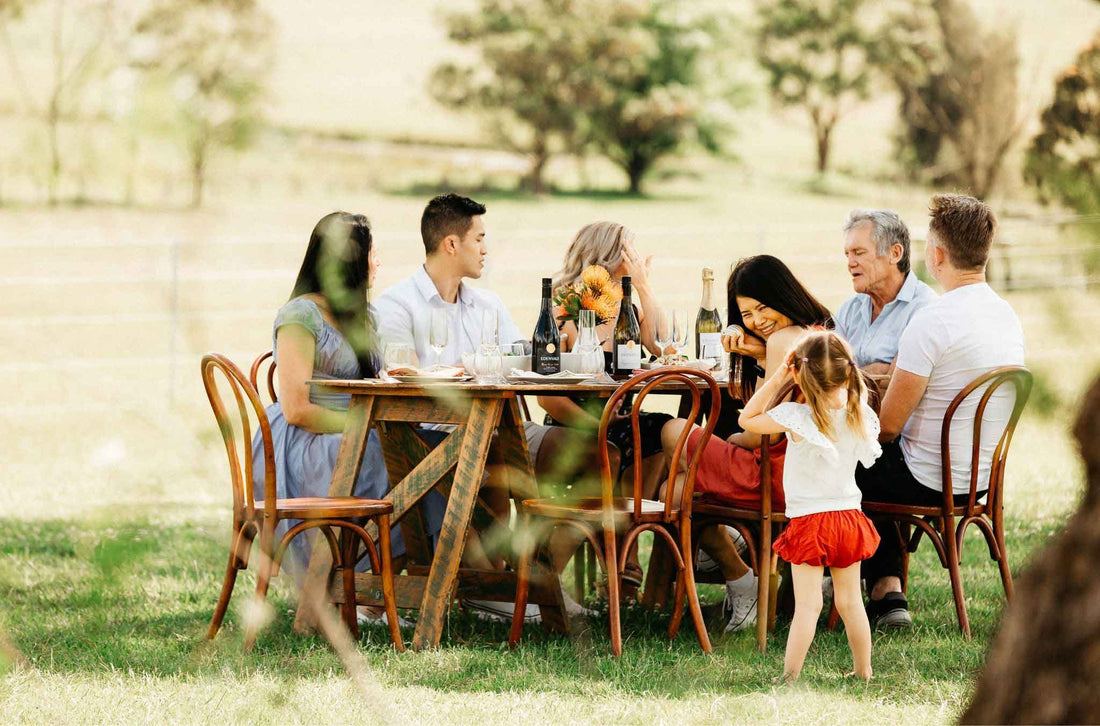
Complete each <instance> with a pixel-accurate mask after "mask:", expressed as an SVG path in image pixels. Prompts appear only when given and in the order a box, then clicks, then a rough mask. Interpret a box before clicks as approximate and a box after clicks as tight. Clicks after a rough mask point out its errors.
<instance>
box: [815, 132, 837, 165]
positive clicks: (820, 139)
mask: <svg viewBox="0 0 1100 726" xmlns="http://www.w3.org/2000/svg"><path fill="white" fill-rule="evenodd" d="M833 125H834V124H833V123H828V122H820V123H818V122H817V120H816V119H815V123H814V135H815V136H816V139H817V173H818V174H824V173H825V170H826V169H828V168H829V151H830V150H831V149H830V146H831V144H832V138H831V137H832V135H833Z"/></svg>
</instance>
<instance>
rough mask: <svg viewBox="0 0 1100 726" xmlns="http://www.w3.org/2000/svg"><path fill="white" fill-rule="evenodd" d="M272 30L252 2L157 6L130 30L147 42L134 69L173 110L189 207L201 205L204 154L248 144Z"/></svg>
mask: <svg viewBox="0 0 1100 726" xmlns="http://www.w3.org/2000/svg"><path fill="white" fill-rule="evenodd" d="M272 28H273V23H272V20H271V18H270V17H269V16H268V14H267V13H266V12H265V11H264V10H263V9H262V8H261V7H260V5H259V4H258V3H257V2H256V0H201V1H196V0H160V1H159V2H157V3H156V4H155V5H154V6H153V7H152V8H151V9H150V10H149V11H148V13H146V15H145V16H143V17H142V18H141V20H139V22H138V24H137V32H138V33H139V35H140V36H142V37H143V38H146V39H148V40H149V41H150V42H149V49H148V53H147V57H146V58H143V59H141V60H140V64H141V65H142V66H144V67H145V68H147V69H149V70H150V71H152V72H154V73H157V74H160V75H161V76H162V77H163V78H164V79H165V80H167V81H168V82H169V83H170V84H171V87H172V95H173V96H174V97H175V99H176V102H177V106H178V111H179V120H180V126H181V131H182V135H183V140H184V145H185V147H186V150H187V156H188V161H189V166H190V172H191V206H193V207H198V206H200V205H201V204H202V196H203V186H204V184H205V181H206V169H207V164H208V162H209V159H210V153H211V151H212V150H214V149H216V148H218V147H223V146H225V147H231V148H244V147H246V146H247V145H248V144H249V143H250V142H251V141H252V139H253V137H254V134H255V130H256V127H257V125H258V123H259V121H260V108H259V103H260V100H261V98H262V95H263V92H264V82H265V79H266V75H267V71H268V69H269V67H270V60H271V58H270V48H271V43H270V40H271V36H272Z"/></svg>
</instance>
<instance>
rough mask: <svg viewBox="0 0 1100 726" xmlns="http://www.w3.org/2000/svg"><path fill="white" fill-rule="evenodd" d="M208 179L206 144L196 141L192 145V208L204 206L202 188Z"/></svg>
mask: <svg viewBox="0 0 1100 726" xmlns="http://www.w3.org/2000/svg"><path fill="white" fill-rule="evenodd" d="M205 181H206V144H205V143H203V142H196V143H195V144H194V145H192V147H191V208H192V209H198V208H199V207H201V206H202V189H203V185H204V183H205Z"/></svg>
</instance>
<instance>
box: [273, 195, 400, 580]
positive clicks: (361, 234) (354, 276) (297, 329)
mask: <svg viewBox="0 0 1100 726" xmlns="http://www.w3.org/2000/svg"><path fill="white" fill-rule="evenodd" d="M377 268H378V263H377V261H376V259H375V254H374V245H373V241H372V238H371V229H370V222H369V221H367V218H366V217H364V216H362V215H358V214H347V213H344V212H334V213H333V214H329V215H327V216H325V217H324V218H322V219H321V221H319V222H318V223H317V226H316V227H314V229H313V234H312V235H310V238H309V246H308V247H307V248H306V254H305V259H304V260H303V261H302V268H301V270H300V271H299V272H298V279H297V281H296V282H295V283H294V289H293V291H292V292H291V294H290V300H289V301H288V302H287V303H286V304H285V305H283V307H281V308H280V309H279V312H278V314H277V315H276V316H275V325H274V330H273V338H274V351H275V363H276V375H277V376H278V381H279V401H278V402H277V403H273V404H271V405H270V406H268V407H267V417H268V420H269V421H270V422H271V436H272V440H273V442H274V445H275V485H276V490H277V492H278V496H279V498H280V499H282V498H288V497H323V496H327V495H328V490H329V484H330V483H331V481H332V470H333V467H334V465H335V463H336V452H337V450H338V449H339V448H340V434H341V432H342V431H343V430H344V422H345V420H346V419H347V409H348V405H349V401H350V397H349V396H347V395H340V394H326V393H319V392H317V391H314V390H312V388H311V387H310V386H308V385H306V381H308V380H310V379H317V378H328V379H349V378H353V379H354V378H374V377H375V376H376V375H377V373H378V368H379V365H380V363H379V360H378V356H377V353H376V348H377V345H376V343H377V341H378V336H377V334H376V332H375V327H374V322H373V320H372V318H371V314H370V307H369V304H368V292H369V290H370V284H371V281H372V280H373V279H374V273H375V270H376V269H377ZM252 461H253V471H254V475H253V479H254V481H253V489H254V491H255V493H256V497H257V498H262V497H263V483H264V482H263V479H264V455H263V443H262V441H261V440H260V438H259V434H257V436H256V438H255V439H254V440H253V442H252ZM387 491H389V478H388V476H387V474H386V463H385V461H384V460H383V458H382V446H381V443H380V442H379V439H378V434H377V432H375V431H371V433H370V438H369V439H368V441H367V448H366V453H365V454H364V455H363V466H362V469H361V470H360V472H359V479H358V481H357V482H356V485H355V489H354V491H353V492H352V493H353V494H354V495H355V496H360V497H366V498H370V499H381V498H382V497H384V496H385V494H386V492H387ZM294 524H296V522H295V521H293V520H283V521H282V522H280V524H279V529H278V530H277V536H278V535H281V534H282V533H284V532H285V531H286V530H287V529H289V528H290V527H292V526H293V525H294ZM311 544H312V539H311V538H307V537H304V536H303V537H296V538H294V540H293V542H292V545H291V547H290V549H289V550H288V552H287V556H286V567H287V569H289V570H290V571H291V572H293V573H294V574H295V576H296V577H298V578H299V579H300V578H301V576H302V575H303V574H304V571H305V563H306V562H308V559H309V554H310V547H311ZM392 547H393V556H394V558H395V559H397V558H399V557H401V556H402V555H404V553H405V544H404V542H403V540H402V539H401V533H400V531H399V530H398V529H396V528H395V529H394V531H393V539H392ZM366 566H367V563H366V562H365V561H364V562H363V563H360V567H363V568H365V567H366ZM398 569H399V568H398Z"/></svg>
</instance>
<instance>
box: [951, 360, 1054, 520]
mask: <svg viewBox="0 0 1100 726" xmlns="http://www.w3.org/2000/svg"><path fill="white" fill-rule="evenodd" d="M1032 382H1033V381H1032V377H1031V372H1030V371H1028V369H1026V368H1023V367H1021V366H1004V367H1001V368H996V369H994V370H992V371H989V372H988V373H986V374H984V375H981V376H979V377H978V378H976V379H974V380H973V381H971V382H970V384H969V385H967V387H966V388H964V389H962V390H961V391H959V394H958V395H957V396H955V398H954V399H953V400H952V401H951V405H949V406H948V407H947V411H946V413H944V416H943V428H942V429H941V431H940V456H941V459H942V466H943V468H942V476H943V506H944V511H951V510H953V509H954V498H953V492H954V488H953V481H952V479H953V477H952V473H951V422H952V420H953V419H954V416H955V412H956V411H958V409H959V407H960V406H962V404H963V403H964V402H965V401H966V400H967V399H969V398H970V397H971V396H977V395H980V398H979V399H978V405H977V408H976V409H975V410H974V434H973V437H974V438H973V441H972V442H971V449H970V451H971V453H970V496H969V499H968V502H967V509H966V513H967V515H972V514H975V513H976V512H977V505H976V502H977V498H978V473H979V467H978V465H979V463H980V460H981V453H982V425H983V424H984V423H985V422H984V420H983V419H984V418H985V410H986V407H987V406H988V405H989V401H990V399H991V398H992V397H993V394H994V393H996V392H997V390H998V389H999V388H1000V387H1001V386H1004V385H1006V384H1011V385H1012V387H1013V388H1015V393H1016V402H1015V404H1014V405H1013V407H1012V414H1011V416H1009V419H1008V424H1007V425H1006V426H1005V429H1004V431H1003V432H1002V433H1001V436H1000V438H999V439H998V440H997V446H996V448H995V449H994V450H993V457H992V460H991V461H990V465H989V482H988V485H989V486H988V492H987V494H986V504H987V506H988V507H990V508H994V509H996V508H999V507H1000V504H1001V497H1002V492H1001V485H1002V484H1003V483H1004V470H1005V461H1006V460H1007V459H1008V447H1009V445H1010V444H1011V443H1012V434H1013V432H1014V431H1015V430H1016V424H1017V423H1019V421H1020V415H1021V414H1022V413H1023V411H1024V406H1025V405H1026V404H1027V399H1028V396H1030V395H1031V386H1032Z"/></svg>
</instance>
